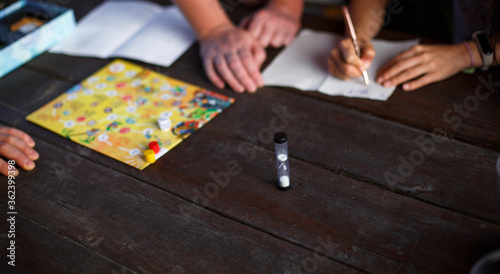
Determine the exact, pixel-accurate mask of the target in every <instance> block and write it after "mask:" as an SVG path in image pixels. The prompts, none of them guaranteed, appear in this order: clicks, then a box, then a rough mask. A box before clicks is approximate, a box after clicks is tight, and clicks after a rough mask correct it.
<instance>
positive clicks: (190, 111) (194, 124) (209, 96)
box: [0, 60, 234, 170]
mask: <svg viewBox="0 0 500 274" xmlns="http://www.w3.org/2000/svg"><path fill="white" fill-rule="evenodd" d="M0 68H1V66H0ZM0 70H1V69H0ZM233 102H234V100H233V99H232V98H229V97H226V96H224V95H222V94H218V93H215V92H212V91H208V90H206V89H203V88H201V87H197V86H194V85H191V84H188V83H186V82H182V81H179V80H177V79H173V78H170V77H167V76H165V75H161V74H159V73H157V72H155V71H151V70H148V69H146V68H143V67H140V66H137V65H134V64H132V63H129V62H126V61H123V60H115V61H113V62H111V63H110V64H109V65H107V66H105V67H104V68H102V69H101V70H99V71H98V72H96V73H94V74H93V75H91V76H90V77H88V78H87V79H85V80H84V81H82V82H81V83H79V84H77V85H76V86H74V87H73V88H71V89H70V90H68V91H67V92H65V93H63V94H61V95H60V96H58V97H57V98H55V99H54V100H52V101H51V102H49V103H48V104H46V105H45V106H43V107H42V108H40V109H38V110H37V111H35V112H33V113H32V114H30V115H29V116H28V117H27V118H26V119H28V120H29V121H31V122H34V123H36V124H38V125H41V126H43V127H45V128H47V129H49V130H52V131H54V132H56V133H57V134H60V135H62V136H64V137H65V138H67V139H70V140H72V141H74V142H76V143H78V144H81V145H83V146H86V147H89V148H91V149H93V150H95V151H98V152H100V153H103V154H105V155H108V156H109V157H112V158H114V159H117V160H119V161H121V162H123V163H125V164H128V165H130V166H133V167H136V168H138V169H140V170H142V169H144V168H146V167H147V166H149V163H148V162H146V161H145V160H144V159H145V157H144V150H146V149H149V147H148V144H149V143H150V142H151V141H156V142H158V144H161V147H160V151H159V152H157V153H156V154H155V155H154V157H155V158H156V160H158V159H159V158H160V157H161V156H162V155H164V154H165V153H167V152H168V151H170V150H171V149H172V148H174V147H175V146H176V145H178V144H179V143H180V142H182V141H183V140H185V139H186V138H188V137H189V135H191V134H192V133H193V132H195V131H196V130H198V129H200V128H201V127H202V126H203V125H204V124H206V123H208V122H209V121H210V120H211V119H212V118H214V117H215V116H217V115H219V114H220V113H221V112H222V111H223V110H224V109H225V108H226V107H228V106H230V105H231V104H232V103H233ZM158 118H165V119H160V121H162V126H163V125H164V126H166V127H167V128H169V130H160V127H159V123H158ZM153 151H155V150H153Z"/></svg>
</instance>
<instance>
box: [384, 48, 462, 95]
mask: <svg viewBox="0 0 500 274" xmlns="http://www.w3.org/2000/svg"><path fill="white" fill-rule="evenodd" d="M469 65H470V57H469V55H468V52H467V49H466V48H465V46H464V45H463V44H456V45H435V46H428V45H416V46H414V47H412V48H411V49H409V50H407V51H404V52H402V53H400V54H399V55H398V56H396V57H394V59H392V60H391V61H389V63H387V64H386V65H384V66H383V67H382V68H380V70H379V71H378V75H377V83H379V84H381V85H383V86H384V87H392V86H397V85H399V84H402V83H405V84H404V85H403V89H404V90H406V91H409V90H414V89H417V88H420V87H423V86H425V85H428V84H430V83H433V82H437V81H441V80H443V79H446V78H448V77H450V76H452V75H455V74H457V73H458V72H459V71H461V70H462V69H465V68H467V67H468V66H469ZM412 79H414V80H413V81H410V80H412Z"/></svg>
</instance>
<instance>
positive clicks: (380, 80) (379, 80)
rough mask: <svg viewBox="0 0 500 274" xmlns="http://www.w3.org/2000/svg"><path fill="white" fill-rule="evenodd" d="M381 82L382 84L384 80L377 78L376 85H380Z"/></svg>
mask: <svg viewBox="0 0 500 274" xmlns="http://www.w3.org/2000/svg"><path fill="white" fill-rule="evenodd" d="M382 82H384V78H383V77H382V76H380V77H379V78H377V83H379V84H382Z"/></svg>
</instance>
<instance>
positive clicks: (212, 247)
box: [0, 1, 500, 273]
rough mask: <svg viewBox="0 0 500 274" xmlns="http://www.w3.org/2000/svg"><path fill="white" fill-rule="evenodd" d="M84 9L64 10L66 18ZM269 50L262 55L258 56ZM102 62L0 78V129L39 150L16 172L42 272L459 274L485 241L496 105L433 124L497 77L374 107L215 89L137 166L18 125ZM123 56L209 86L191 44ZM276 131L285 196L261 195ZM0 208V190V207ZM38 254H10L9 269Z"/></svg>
mask: <svg viewBox="0 0 500 274" xmlns="http://www.w3.org/2000/svg"><path fill="white" fill-rule="evenodd" d="M98 2H100V1H92V2H91V3H89V4H85V3H83V2H77V1H70V2H68V5H70V6H72V7H73V8H75V10H76V14H77V17H78V18H81V16H83V14H85V13H86V12H87V11H88V10H90V9H91V7H93V6H95V5H97V4H98ZM166 2H168V1H165V2H162V3H166ZM249 11H250V10H248V9H244V8H241V7H240V6H238V7H236V8H235V9H234V10H231V11H230V12H229V13H230V16H231V17H232V18H235V19H237V18H241V16H243V15H244V14H248V12H249ZM303 22H304V26H305V27H313V28H316V29H323V30H326V29H328V30H330V29H332V30H334V31H341V30H342V27H343V26H342V24H339V23H338V22H334V21H329V20H325V19H319V18H316V17H314V18H312V17H308V16H304V19H303ZM387 34H390V35H391V37H392V36H393V35H394V34H393V33H390V32H384V33H383V35H387ZM396 37H399V38H405V36H404V35H399V36H397V34H396ZM279 51H280V49H274V50H273V49H272V50H268V56H269V59H268V61H267V63H269V61H270V60H271V59H272V58H273V57H274V56H276V55H277V54H278V53H279ZM108 62H110V60H101V59H95V58H82V57H70V56H64V55H56V54H50V53H45V54H43V55H42V56H40V57H38V58H36V59H34V60H32V61H31V62H29V63H28V64H27V65H25V66H23V67H22V68H20V69H18V70H16V71H14V72H12V73H11V74H9V75H7V76H6V77H3V78H1V79H0V90H2V92H1V93H0V123H2V124H5V125H9V126H15V127H18V128H20V129H22V130H25V131H26V132H28V133H29V134H30V135H32V136H33V137H35V139H36V142H37V149H38V151H39V152H40V155H41V159H40V160H39V161H37V168H36V169H35V170H34V171H31V172H21V175H20V176H19V177H18V187H19V195H18V197H17V199H18V200H17V201H18V205H19V212H20V220H22V222H20V224H19V237H21V238H23V240H24V241H25V242H26V243H29V244H30V246H31V245H32V246H33V247H34V249H33V251H31V252H37V251H40V252H42V251H43V250H44V249H48V248H51V247H54V246H55V247H58V250H56V251H51V252H48V253H47V254H44V256H53V257H55V258H57V260H56V261H55V262H54V263H53V265H51V264H49V265H47V266H46V270H47V271H48V272H53V271H66V270H77V271H78V270H79V271H78V272H103V271H102V270H111V269H114V270H115V271H116V272H119V273H125V272H128V271H133V272H148V273H151V272H165V271H168V272H178V273H185V272H189V273H192V272H201V271H203V272H209V273H220V272H253V273H262V272H265V273H283V272H290V273H309V272H319V273H332V272H333V273H344V272H373V273H388V272H390V273H403V272H405V273H408V272H410V273H415V272H418V273H421V272H440V273H466V272H467V271H468V270H469V269H470V267H471V266H472V265H473V264H474V262H475V261H477V260H478V259H479V258H480V257H481V256H482V255H484V254H485V253H486V252H488V251H491V250H492V249H495V248H498V246H500V217H499V215H498V213H497V212H500V211H499V210H500V201H499V200H500V199H498V197H499V196H500V183H499V181H498V177H497V175H496V174H495V169H494V164H495V161H496V158H497V157H498V151H499V149H498V148H499V135H500V131H499V130H498V126H499V124H500V123H499V121H498V119H500V118H499V117H500V116H499V115H498V114H499V110H500V108H499V107H498V106H499V105H500V104H499V102H498V100H499V96H498V94H497V92H496V91H493V92H491V93H489V94H490V95H489V96H488V98H485V99H484V100H482V99H479V98H478V100H480V101H478V102H480V106H479V107H478V108H477V109H475V110H474V111H470V116H467V117H466V116H463V117H462V116H461V117H460V118H461V124H460V125H459V126H457V127H453V126H452V125H453V124H450V123H448V122H447V121H446V120H445V119H443V113H444V112H446V111H447V110H448V109H450V108H451V109H453V106H454V104H460V103H462V104H463V102H464V100H465V99H466V98H468V96H471V95H474V91H475V88H476V87H477V85H478V83H481V80H480V79H479V77H483V79H487V80H488V77H489V75H492V79H493V80H494V79H496V78H495V77H498V69H497V70H492V71H489V72H479V73H476V74H474V75H458V76H456V77H453V78H451V79H449V80H446V81H443V82H441V83H438V84H434V85H431V86H429V87H428V88H424V89H421V90H419V91H416V92H409V93H405V92H402V91H401V90H400V89H399V88H398V89H397V90H396V92H395V94H393V96H391V98H390V99H389V100H388V101H387V102H376V101H369V100H361V99H348V98H339V97H329V96H325V95H321V94H318V93H312V92H300V91H297V90H294V89H287V88H272V87H266V88H263V89H261V90H259V91H258V93H256V94H236V93H233V92H232V91H230V90H227V89H226V90H222V91H220V90H217V91H219V92H221V93H223V94H225V95H229V96H232V97H235V98H236V102H235V103H234V104H233V105H232V106H231V107H229V108H228V109H227V110H225V111H224V112H223V113H222V114H221V115H219V116H217V117H216V118H215V119H214V120H213V121H211V122H209V123H208V124H207V125H205V126H204V127H203V128H202V129H201V130H199V131H197V132H195V133H194V134H193V135H192V136H191V137H189V138H188V139H186V140H185V141H183V142H182V143H181V144H180V145H178V146H177V147H176V148H174V149H173V150H172V151H170V152H169V153H167V154H166V155H165V156H163V157H162V158H161V159H160V160H159V161H158V162H157V163H156V164H155V165H152V166H150V167H148V168H147V169H145V170H144V171H139V170H136V169H133V168H130V167H128V166H126V165H124V164H122V163H119V162H117V161H115V160H113V159H110V158H108V157H106V156H104V155H101V154H99V153H97V152H94V151H89V150H88V149H83V148H82V147H81V146H79V145H76V144H74V143H72V142H71V141H69V140H67V139H64V138H62V137H60V136H58V135H56V134H54V133H51V132H49V131H47V130H45V129H43V128H41V127H39V126H36V125H34V124H31V123H29V122H27V121H26V120H25V119H24V117H25V116H26V115H27V114H28V113H30V112H32V111H34V110H36V109H37V108H39V107H40V106H41V105H43V104H44V103H46V102H48V101H49V100H51V99H53V98H54V97H56V96H58V95H59V94H60V93H62V92H64V91H65V90H67V89H68V88H69V87H71V86H72V85H74V84H76V83H78V82H79V81H81V80H83V79H84V78H86V77H87V76H89V75H90V74H92V73H94V72H95V71H96V70H98V69H99V68H101V67H102V66H104V65H105V64H107V63H108ZM135 63H138V64H140V65H144V66H147V67H148V68H150V69H153V70H156V71H158V72H161V73H163V74H167V75H169V76H172V77H175V78H178V79H181V80H184V81H187V82H190V83H193V84H196V85H200V86H202V87H205V88H209V89H215V87H213V85H212V84H211V83H209V81H208V79H207V78H206V76H205V75H204V73H203V70H202V67H201V66H200V64H201V63H200V60H199V57H198V45H197V44H195V45H193V47H191V48H190V49H189V50H188V51H187V52H186V53H185V54H184V55H183V56H182V57H181V58H180V60H178V61H177V62H176V63H174V65H173V66H171V67H170V68H163V67H157V66H151V65H147V64H143V63H140V62H135ZM450 87H453V88H450ZM485 90H488V89H487V87H483V91H485ZM481 94H483V93H481ZM481 94H480V95H481ZM476 97H477V96H476ZM468 100H469V101H470V100H471V99H468ZM285 113H288V115H286V114H285ZM452 114H453V113H452ZM455 114H456V113H455ZM448 120H449V119H448ZM435 128H440V129H443V131H444V132H445V133H446V134H442V132H438V133H440V134H432V132H433V130H434V129H435ZM276 130H283V131H286V132H287V134H288V135H289V150H290V157H291V160H290V165H291V179H292V190H290V191H288V192H280V191H278V190H277V189H276V186H275V180H276V174H275V173H276V170H275V162H274V161H275V160H274V157H275V156H274V147H273V144H272V141H271V140H270V137H271V134H272V132H273V131H276ZM442 135H444V137H443V136H442ZM419 157H420V158H419ZM0 189H1V190H0V191H2V192H4V193H5V192H6V184H0ZM6 203H7V202H6V197H5V196H0V209H1V208H3V207H2V206H1V205H6ZM0 233H4V232H3V231H2V230H0ZM51 239H54V240H53V241H51ZM0 240H1V239H0ZM0 243H2V246H3V242H2V241H0ZM21 250H24V249H21ZM82 252H83V253H82ZM2 254H4V253H2ZM64 254H74V256H77V255H76V254H87V256H86V257H85V259H86V260H87V259H88V260H95V261H96V264H95V265H94V266H89V265H86V260H74V259H69V258H64V256H63V255H64ZM44 256H41V257H40V258H36V259H27V260H24V259H23V262H24V264H23V265H22V268H20V269H23V270H25V271H31V270H32V269H34V268H33V267H35V266H36V265H38V264H39V263H40V262H41V261H42V260H44V258H45V257H44ZM74 256H73V257H74ZM78 256H81V255H78ZM68 257H71V256H68ZM20 260H21V257H20ZM104 272H106V271H104Z"/></svg>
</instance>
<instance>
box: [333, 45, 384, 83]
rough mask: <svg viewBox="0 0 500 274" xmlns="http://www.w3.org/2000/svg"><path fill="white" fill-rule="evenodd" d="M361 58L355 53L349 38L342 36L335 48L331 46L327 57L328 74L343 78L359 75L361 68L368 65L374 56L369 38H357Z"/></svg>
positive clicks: (366, 67) (365, 67) (360, 74)
mask: <svg viewBox="0 0 500 274" xmlns="http://www.w3.org/2000/svg"><path fill="white" fill-rule="evenodd" d="M358 43H359V47H360V50H361V58H360V57H358V56H357V55H356V50H355V49H354V44H353V42H352V39H351V38H344V39H342V41H340V43H339V44H338V46H337V47H336V48H333V49H332V50H331V52H330V56H329V58H328V71H329V72H330V74H332V75H334V76H336V77H338V78H340V79H343V80H349V79H351V78H358V77H361V76H362V74H363V70H366V69H368V68H369V67H370V65H371V64H372V62H373V58H374V57H375V49H374V48H373V45H372V43H371V42H370V41H369V40H359V41H358Z"/></svg>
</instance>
